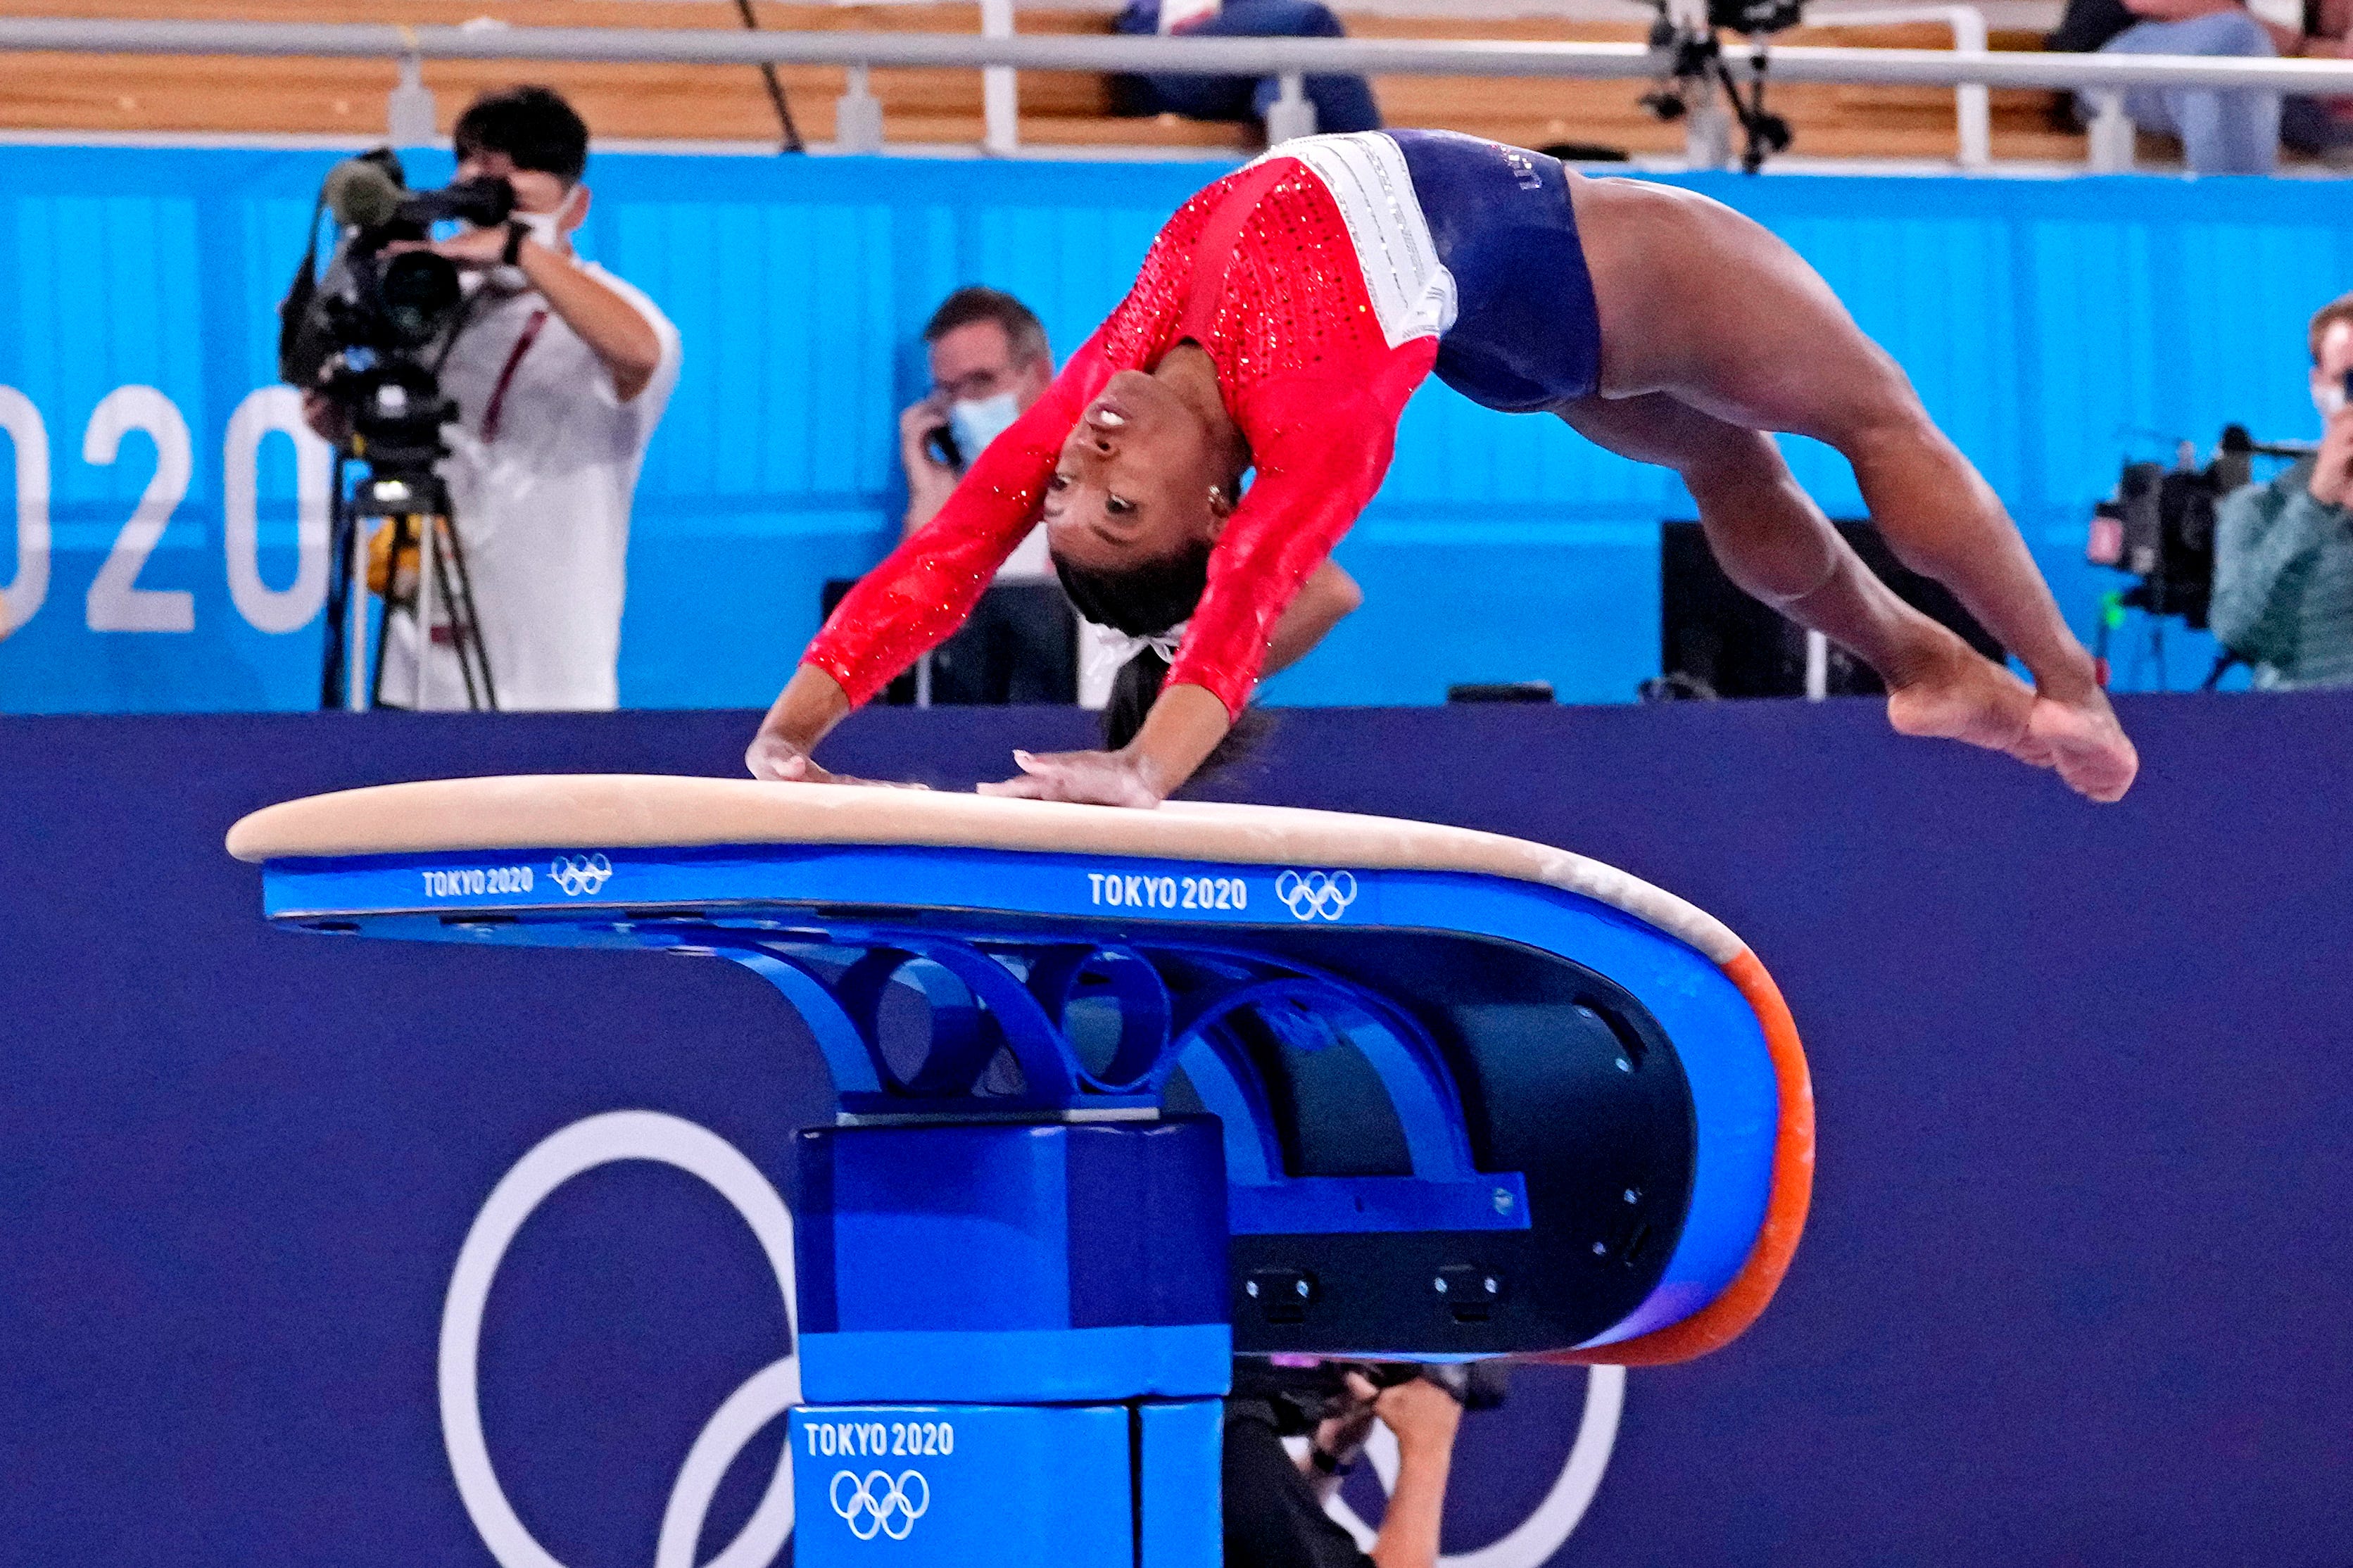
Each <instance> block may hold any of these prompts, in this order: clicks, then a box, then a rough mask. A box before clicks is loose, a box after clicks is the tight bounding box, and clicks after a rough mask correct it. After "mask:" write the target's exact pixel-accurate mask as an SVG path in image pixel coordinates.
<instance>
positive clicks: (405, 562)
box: [278, 148, 514, 708]
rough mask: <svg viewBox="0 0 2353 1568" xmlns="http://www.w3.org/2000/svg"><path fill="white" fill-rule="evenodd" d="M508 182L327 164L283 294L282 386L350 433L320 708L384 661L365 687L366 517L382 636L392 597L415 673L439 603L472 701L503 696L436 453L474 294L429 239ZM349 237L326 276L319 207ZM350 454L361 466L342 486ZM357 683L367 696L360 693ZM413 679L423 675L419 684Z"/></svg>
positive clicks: (373, 685) (499, 218)
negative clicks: (407, 629) (412, 638)
mask: <svg viewBox="0 0 2353 1568" xmlns="http://www.w3.org/2000/svg"><path fill="white" fill-rule="evenodd" d="M513 209H514V192H513V191H512V188H511V187H510V186H509V185H508V184H507V183H506V182H505V181H503V180H498V179H477V180H468V181H462V182H459V183H458V184H451V185H448V186H447V187H445V188H443V189H440V190H427V191H412V190H410V189H408V188H407V184H406V176H405V174H404V172H403V170H402V168H401V164H400V160H399V158H398V157H397V156H396V155H395V154H394V153H392V151H391V150H390V149H389V148H380V149H378V150H377V151H375V152H373V153H367V154H365V155H364V156H362V157H357V158H350V159H346V160H344V161H343V163H338V164H336V165H335V166H334V167H333V168H332V169H331V170H329V171H328V173H327V177H326V180H325V182H324V183H323V184H322V186H321V187H320V192H319V201H318V205H317V206H316V207H315V208H313V210H312V213H311V246H310V248H309V249H308V250H306V251H305V252H304V253H303V256H302V260H301V265H300V266H299V267H298V268H297V269H296V272H295V275H294V282H293V286H292V287H291V288H290V289H289V290H288V291H287V295H286V298H285V300H283V301H281V302H280V305H279V341H278V369H279V375H280V378H281V379H282V380H284V381H286V382H287V383H288V384H291V385H294V386H299V387H301V388H304V389H305V390H307V391H310V392H315V393H318V394H320V395H322V396H324V397H325V398H326V399H327V401H328V402H329V403H330V404H332V405H333V407H334V409H335V411H336V415H337V418H336V424H337V425H338V426H339V427H340V428H341V429H342V430H343V432H344V435H343V439H342V440H341V441H340V442H339V443H338V445H337V448H336V473H335V483H334V487H333V491H332V494H333V500H334V510H333V518H332V533H331V537H332V549H331V555H330V560H331V567H330V575H329V579H328V581H329V589H328V601H327V642H326V650H325V655H324V658H323V659H322V665H321V670H320V696H319V700H320V706H321V707H322V708H333V707H338V706H348V707H353V708H361V707H369V706H374V705H375V704H376V703H377V702H378V701H380V700H382V698H383V695H384V693H383V690H382V687H383V670H382V667H381V664H380V663H379V666H378V668H377V671H376V675H375V679H374V680H373V681H372V682H365V683H364V682H363V681H362V680H361V679H360V677H359V668H360V667H361V666H362V665H363V664H364V663H365V651H366V644H367V638H366V633H365V628H364V600H362V599H361V597H360V595H357V594H356V593H355V592H354V584H355V579H357V578H358V577H359V576H360V573H359V571H358V566H357V558H358V553H359V540H360V538H361V537H362V531H363V525H370V526H368V527H367V530H366V531H367V532H368V533H369V534H370V535H371V536H372V542H371V544H370V547H369V551H368V566H367V572H366V574H365V583H366V586H367V587H368V588H370V589H372V590H374V591H375V592H376V593H378V594H379V595H381V596H382V601H383V607H382V618H381V620H380V623H379V627H378V637H379V645H380V643H381V637H382V633H383V631H384V629H385V627H388V626H389V624H390V616H391V615H392V613H393V611H394V610H395V609H396V608H400V609H404V610H406V612H407V613H408V614H410V615H411V616H414V617H415V618H416V624H417V628H418V632H417V643H418V648H419V660H418V670H419V676H420V681H421V678H422V672H423V669H424V663H425V656H424V650H425V649H426V647H427V645H428V637H427V630H426V628H427V626H430V625H432V624H433V622H434V621H435V619H436V610H435V605H436V604H437V602H438V605H440V606H442V610H441V614H442V615H443V616H446V618H447V623H448V627H449V630H450V633H451V637H450V640H451V643H452V645H453V647H454V648H455V650H456V652H457V655H458V662H459V672H460V675H461V677H462V678H463V679H464V682H465V687H466V699H467V705H468V706H469V707H476V708H481V707H489V708H495V707H497V706H498V696H497V689H496V687H495V686H494V685H493V683H492V680H491V668H490V660H489V657H488V655H487V653H486V652H485V651H484V649H483V647H482V640H481V637H480V635H479V626H478V623H477V621H476V618H475V615H474V595H473V585H472V581H471V578H470V575H469V574H468V572H467V569H466V559H465V552H464V550H463V548H462V547H461V546H460V544H459V538H458V533H457V530H456V528H455V526H454V525H453V522H452V520H451V513H450V505H449V494H448V486H447V485H446V484H445V483H444V481H443V480H442V478H441V475H440V472H439V465H440V463H441V461H442V459H443V458H447V457H448V455H449V447H448V442H447V441H446V440H445V439H444V437H443V436H442V427H443V426H446V425H448V424H449V423H450V422H451V421H453V420H455V419H456V418H457V417H458V407H457V404H456V403H455V402H454V401H453V400H451V399H450V398H449V397H448V396H447V395H444V393H443V392H442V390H441V383H440V375H439V371H440V365H441V363H442V360H443V359H444V358H445V357H446V356H447V354H448V347H449V344H450V343H451V342H454V341H455V339H456V337H457V334H458V332H459V331H460V330H461V329H462V327H463V325H464V320H465V314H466V310H467V301H468V294H467V290H466V289H465V288H464V287H463V285H462V284H461V282H460V279H459V273H458V268H457V267H456V265H455V264H454V263H452V262H451V261H449V260H448V258H446V257H443V256H440V255H438V254H436V253H435V252H434V251H432V250H430V249H427V248H423V246H424V242H426V241H427V239H428V238H429V237H430V235H431V231H432V227H433V226H434V225H435V224H438V223H444V222H453V221H454V222H463V223H470V224H473V225H475V226H481V227H488V226H494V225H497V224H501V223H504V222H505V221H506V220H507V218H508V216H509V215H510V214H512V211H513ZM322 213H332V215H333V216H334V219H335V222H336V224H337V226H338V227H339V228H340V230H341V233H342V238H341V240H340V242H339V243H338V244H337V246H336V247H335V250H334V253H333V255H332V257H331V258H329V260H328V263H327V267H326V269H325V271H324V273H323V274H322V273H321V272H320V271H319V269H318V249H319V246H318V233H319V217H320V216H321V214H322ZM349 459H357V460H358V461H361V462H363V463H364V464H365V465H366V466H367V477H366V479H364V480H363V481H362V482H361V483H359V484H358V485H357V486H355V487H354V486H347V485H346V484H345V483H344V475H343V464H344V462H345V461H346V460H349ZM363 689H364V691H365V693H366V695H365V698H364V700H363V696H362V693H363ZM420 690H421V687H420Z"/></svg>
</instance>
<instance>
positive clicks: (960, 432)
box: [948, 392, 1021, 464]
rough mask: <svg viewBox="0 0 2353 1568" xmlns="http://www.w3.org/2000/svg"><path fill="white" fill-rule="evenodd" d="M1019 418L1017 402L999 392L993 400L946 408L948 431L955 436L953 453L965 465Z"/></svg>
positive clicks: (952, 405)
mask: <svg viewBox="0 0 2353 1568" xmlns="http://www.w3.org/2000/svg"><path fill="white" fill-rule="evenodd" d="M1020 417H1021V402H1020V400H1019V399H1018V398H1017V397H1015V396H1014V395H1013V394H1011V393H1009V392H1000V393H998V394H997V395H996V396H994V397H979V398H975V399H973V400H972V401H971V402H969V403H955V404H951V405H949V406H948V429H949V430H950V431H951V432H953V433H954V434H955V444H956V450H957V451H958V452H960V453H962V454H963V455H964V460H965V462H966V463H967V464H969V463H970V462H971V461H972V460H973V459H974V458H977V457H979V456H980V454H981V453H982V452H983V451H984V450H986V449H987V447H988V444H989V443H990V442H991V441H994V440H996V439H997V437H999V436H1002V435H1004V434H1005V432H1006V431H1007V430H1008V429H1009V428H1011V426H1012V425H1013V422H1014V421H1015V420H1016V419H1018V418H1020Z"/></svg>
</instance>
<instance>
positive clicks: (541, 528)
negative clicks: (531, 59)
mask: <svg viewBox="0 0 2353 1568" xmlns="http://www.w3.org/2000/svg"><path fill="white" fill-rule="evenodd" d="M452 140H453V142H455V147H456V152H457V155H458V171H457V176H458V179H459V181H460V182H463V181H468V180H476V179H493V180H501V181H503V182H505V183H506V184H508V185H509V186H510V187H511V188H512V190H513V192H514V209H513V214H512V217H511V218H510V220H509V221H508V222H506V223H504V224H501V225H498V226H491V227H487V228H479V227H475V228H466V229H464V230H462V231H461V232H459V233H458V234H457V235H455V236H454V237H450V238H448V239H442V240H438V241H433V242H431V248H432V249H433V250H435V251H437V252H438V253H439V254H440V255H442V256H444V257H446V258H448V259H449V260H450V261H452V262H454V263H455V264H456V265H457V266H458V268H459V270H460V272H461V274H462V277H463V281H464V286H465V288H466V289H467V290H468V296H467V300H466V302H465V304H464V306H463V308H462V310H461V312H460V314H459V316H458V318H457V326H456V328H455V330H454V336H451V337H449V338H448V339H446V340H445V343H444V345H443V347H442V348H441V349H439V350H437V351H436V354H437V356H438V365H437V374H438V378H439V382H440V385H441V388H442V390H443V391H444V392H445V393H446V394H447V395H448V396H449V397H451V398H453V399H455V400H456V402H457V404H458V408H459V417H458V421H457V423H456V424H454V425H451V426H448V428H447V429H446V431H445V432H444V434H445V437H446V439H447V440H448V445H449V451H450V456H449V457H448V458H447V459H446V460H445V461H444V462H443V463H442V464H441V465H440V472H441V474H442V477H443V479H445V480H446V482H447V483H448V490H449V500H450V511H451V514H452V518H453V526H454V528H455V531H456V533H457V536H458V540H459V545H460V547H461V548H462V550H463V552H464V556H465V562H466V566H467V570H468V572H469V574H470V578H471V583H472V594H473V605H474V615H475V620H476V625H477V626H478V627H479V632H480V640H481V645H482V652H483V653H484V654H485V655H487V658H488V662H489V665H490V668H491V673H492V676H493V679H494V681H495V689H496V694H497V706H498V707H500V708H503V709H609V708H613V707H616V706H617V705H618V702H619V695H620V694H619V686H618V680H617V664H618V660H619V657H620V644H621V602H622V595H623V588H624V583H625V576H624V562H625V558H626V556H627V553H628V537H629V508H630V502H631V499H632V497H633V496H634V494H635V492H636V489H637V483H638V468H639V465H640V464H641V463H642V462H643V460H644V458H645V451H646V446H647V443H648V442H649V441H650V440H651V439H652V437H653V432H654V426H656V424H657V423H659V420H660V418H661V415H662V409H663V406H664V405H666V404H667V403H668V402H669V401H670V388H671V387H672V386H673V385H674V384H676V382H677V379H678V366H679V336H678V330H677V329H676V328H675V327H673V326H671V325H670V320H669V318H667V317H666V316H664V315H663V314H662V313H661V311H660V310H659V309H658V308H657V307H656V306H655V305H654V303H653V301H652V300H649V299H647V298H646V296H645V295H644V294H642V293H640V292H639V291H638V289H634V288H632V287H631V286H630V285H628V283H625V282H623V281H622V280H621V279H618V278H616V277H615V276H613V274H611V273H610V272H607V271H606V270H605V269H604V268H601V267H599V266H597V265H596V263H594V262H590V261H583V260H581V259H580V258H578V257H577V256H576V255H575V254H574V252H573V248H572V235H573V232H574V231H575V230H576V229H578V228H579V226H581V224H582V223H583V222H584V221H586V218H587V216H588V187H587V186H586V185H584V184H581V183H580V176H581V174H582V172H583V171H584V170H585V169H586V165H587V162H588V127H587V126H586V124H585V123H584V122H583V121H581V119H580V117H579V115H578V114H576V113H575V112H574V111H573V110H572V107H571V105H569V104H567V103H565V101H564V100H563V98H562V97H560V96H559V95H557V94H556V93H555V92H554V91H553V90H552V89H548V88H544V87H512V88H505V89H500V90H498V91H494V92H489V93H485V94H484V95H482V96H481V97H480V98H479V99H477V100H474V102H473V104H472V105H471V106H470V108H468V109H467V110H466V112H465V113H464V114H463V115H461V116H459V120H458V123H457V126H456V128H455V131H454V132H453V133H452ZM400 248H417V246H416V245H415V244H414V243H410V244H408V245H406V246H405V247H403V246H396V247H388V249H387V253H388V254H389V253H390V251H392V250H397V249H400ZM303 411H304V415H305V416H306V417H307V418H308V419H309V421H310V423H311V427H312V428H314V429H316V430H317V431H318V432H319V434H320V435H322V436H323V437H326V438H327V439H329V440H331V441H337V442H341V441H343V439H344V438H345V437H346V436H347V435H348V430H347V429H346V428H345V426H344V418H345V416H344V414H343V410H341V409H340V408H339V407H337V406H336V405H334V404H332V402H330V401H329V400H328V399H327V398H325V397H324V396H322V395H319V394H317V393H315V392H314V393H310V394H307V395H305V398H304V402H303ZM435 608H436V613H435V615H434V625H433V626H430V627H428V628H427V629H426V632H425V634H424V636H423V637H421V638H420V637H419V635H418V631H417V626H416V623H415V619H414V615H413V613H412V612H409V611H406V610H398V611H396V613H395V614H393V615H392V616H391V617H390V618H389V621H388V623H387V626H386V632H385V646H384V649H383V652H382V654H381V656H380V657H381V661H382V673H381V679H380V688H381V692H382V699H383V700H384V701H385V703H386V704H388V705H393V706H400V707H407V706H410V705H412V704H413V705H414V706H417V707H419V708H465V707H468V706H471V703H470V701H469V700H468V694H467V685H466V681H465V678H464V675H463V673H462V672H461V670H460V668H459V658H458V647H457V646H456V645H457V639H458V636H459V631H458V629H457V628H453V627H452V626H451V625H450V624H449V623H448V619H447V617H446V616H445V615H444V614H443V613H441V612H442V610H443V608H444V606H442V605H436V606H435ZM420 642H421V643H422V645H423V646H424V647H427V649H428V650H429V652H428V653H427V656H426V658H425V660H424V668H423V670H422V672H421V678H420V672H419V670H418V668H417V660H418V655H417V649H418V647H419V645H420Z"/></svg>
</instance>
